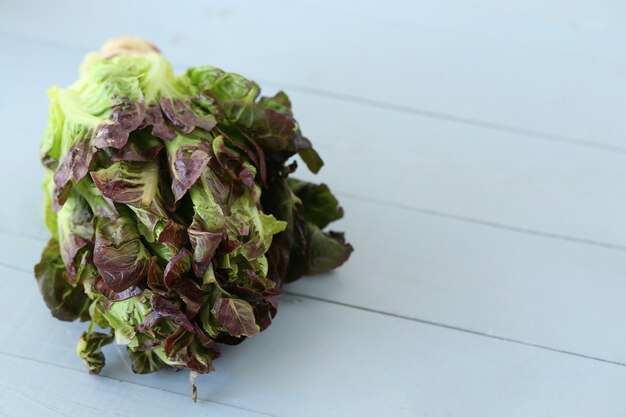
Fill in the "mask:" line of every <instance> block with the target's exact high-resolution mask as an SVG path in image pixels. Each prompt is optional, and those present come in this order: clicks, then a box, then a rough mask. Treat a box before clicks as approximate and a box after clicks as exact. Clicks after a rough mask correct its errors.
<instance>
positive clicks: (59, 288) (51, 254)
mask: <svg viewBox="0 0 626 417" xmlns="http://www.w3.org/2000/svg"><path fill="white" fill-rule="evenodd" d="M63 274H65V267H64V266H63V261H62V260H61V256H60V254H59V244H58V242H57V241H56V240H55V239H54V238H53V239H50V241H49V242H48V244H47V245H46V247H45V248H44V250H43V253H42V254H41V261H40V262H39V263H38V264H37V265H35V278H36V279H37V284H38V285H39V291H41V295H42V296H43V299H44V301H45V303H46V305H47V306H48V308H49V309H50V312H51V313H52V315H53V316H54V317H56V318H57V319H59V320H64V321H72V320H76V319H77V318H80V319H81V320H87V319H88V318H89V314H88V308H89V302H90V301H89V298H87V296H86V295H85V293H84V292H83V289H82V287H81V286H80V285H78V286H72V285H70V284H68V283H67V281H66V280H65V279H64V278H63Z"/></svg>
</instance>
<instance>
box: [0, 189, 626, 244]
mask: <svg viewBox="0 0 626 417" xmlns="http://www.w3.org/2000/svg"><path fill="white" fill-rule="evenodd" d="M335 194H337V195H338V196H342V197H345V198H349V199H352V200H356V201H363V202H367V203H371V204H376V205H380V206H383V207H393V208H396V209H400V210H406V211H412V212H415V213H420V214H424V215H426V216H433V217H438V218H443V219H448V220H453V221H457V222H461V223H467V224H474V225H478V226H485V227H490V228H493V229H500V230H506V231H508V232H514V233H521V234H525V235H530V236H535V237H540V238H544V239H554V240H560V241H564V242H569V243H577V244H581V245H590V246H594V247H598V248H603V249H609V250H616V251H620V252H626V246H624V245H617V244H614V243H608V242H602V241H599V240H593V239H584V238H579V237H575V236H569V235H563V234H558V233H551V232H544V231H541V230H535V229H529V228H525V227H518V226H513V225H508V224H505V223H498V222H493V221H490V220H483V219H478V218H475V217H469V216H461V215H459V214H453V213H447V212H445V211H439V210H433V209H429V208H425V207H419V206H415V205H412V204H402V203H397V202H393V201H386V200H380V199H377V198H373V197H366V196H362V195H359V194H353V193H350V192H346V191H342V190H339V189H336V190H335ZM0 233H2V234H6V235H12V236H19V237H23V238H27V239H32V240H37V241H43V242H45V241H46V239H45V238H43V237H39V236H35V235H30V234H21V233H15V232H13V231H10V230H5V229H2V228H0Z"/></svg>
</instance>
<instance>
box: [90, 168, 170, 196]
mask: <svg viewBox="0 0 626 417" xmlns="http://www.w3.org/2000/svg"><path fill="white" fill-rule="evenodd" d="M91 178H92V179H93V181H94V183H95V184H96V187H98V189H99V190H100V192H102V194H103V195H104V196H105V197H108V198H110V199H111V200H113V201H115V202H118V203H124V204H128V205H131V206H134V207H142V206H148V205H150V203H152V201H153V200H154V198H155V195H156V192H157V189H158V183H159V164H158V163H157V162H156V161H152V162H126V161H121V162H115V163H114V164H112V165H111V166H109V167H108V168H104V169H101V170H99V171H93V172H91Z"/></svg>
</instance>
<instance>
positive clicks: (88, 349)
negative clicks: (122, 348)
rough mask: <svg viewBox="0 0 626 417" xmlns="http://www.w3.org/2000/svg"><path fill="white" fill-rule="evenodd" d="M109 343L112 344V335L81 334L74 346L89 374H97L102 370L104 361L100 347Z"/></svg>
mask: <svg viewBox="0 0 626 417" xmlns="http://www.w3.org/2000/svg"><path fill="white" fill-rule="evenodd" d="M111 342H113V335H112V334H106V333H99V332H92V333H87V332H83V334H82V336H81V337H80V340H79V341H78V345H77V346H76V353H78V356H79V357H80V359H81V360H82V361H83V363H84V364H85V366H86V367H87V369H88V370H89V373H90V374H92V375H93V374H99V373H100V371H101V370H102V368H104V363H105V360H104V354H103V353H102V346H104V345H108V344H109V343H111Z"/></svg>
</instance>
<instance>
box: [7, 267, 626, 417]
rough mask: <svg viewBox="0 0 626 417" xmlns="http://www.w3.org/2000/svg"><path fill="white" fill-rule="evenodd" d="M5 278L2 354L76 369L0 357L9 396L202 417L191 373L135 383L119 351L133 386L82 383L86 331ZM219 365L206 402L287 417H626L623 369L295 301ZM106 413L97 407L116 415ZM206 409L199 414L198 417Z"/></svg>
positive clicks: (121, 374) (111, 360) (207, 383)
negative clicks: (34, 394) (79, 349)
mask: <svg viewBox="0 0 626 417" xmlns="http://www.w3.org/2000/svg"><path fill="white" fill-rule="evenodd" d="M0 273H2V275H3V279H2V280H1V281H0V289H1V291H2V294H8V293H12V294H20V297H7V298H5V302H3V303H1V304H0V315H2V317H3V320H1V321H0V334H3V335H8V336H9V337H10V340H11V343H4V344H2V346H0V352H2V353H3V354H5V355H13V356H16V355H17V356H19V357H24V358H28V359H32V360H36V361H40V362H45V363H50V364H52V365H55V366H56V367H60V368H68V369H69V370H68V371H65V370H63V369H60V368H54V370H52V369H51V368H50V367H49V366H47V365H37V366H35V365H30V364H29V363H28V362H23V361H21V360H16V359H15V358H10V359H6V358H5V357H4V356H1V355H0V364H2V367H3V369H5V368H8V369H9V370H10V371H9V372H3V373H1V374H0V381H1V382H0V387H2V386H6V385H11V386H13V387H17V388H14V389H17V390H19V391H20V392H22V393H24V394H26V395H27V394H28V392H29V390H38V388H39V387H43V388H41V389H43V390H44V391H45V395H44V396H43V399H44V401H45V402H44V404H45V405H46V406H48V407H55V406H56V405H58V404H63V400H64V399H65V398H68V397H67V395H68V394H67V392H69V391H71V392H72V393H73V394H74V395H72V396H71V397H69V398H70V399H71V400H72V401H74V402H75V403H77V404H76V405H75V407H76V409H77V410H80V407H81V406H84V407H87V406H89V405H91V403H92V402H93V401H95V399H97V398H100V396H101V395H103V392H104V395H106V396H107V398H111V400H113V399H116V400H115V401H117V403H118V404H117V405H115V406H119V410H120V412H121V413H123V412H124V410H125V407H126V406H127V405H129V404H132V406H133V407H155V408H162V411H163V415H165V414H166V412H170V413H171V410H177V409H178V407H180V409H181V410H183V413H185V414H186V415H193V414H194V413H196V411H195V410H196V409H195V408H193V407H194V406H193V404H192V403H191V400H188V401H189V403H188V405H186V404H185V402H184V400H185V398H183V397H179V396H175V395H174V394H175V393H178V394H180V395H183V396H186V395H188V389H189V386H188V381H187V376H186V375H185V374H184V373H183V372H180V373H161V374H153V375H133V374H132V373H130V372H129V371H128V368H127V364H126V363H125V361H124V360H123V359H121V356H120V355H117V354H116V353H115V349H110V348H109V349H107V351H106V353H107V355H108V356H107V358H108V365H107V367H106V368H105V371H104V375H105V376H107V377H110V378H114V379H118V380H120V381H124V382H126V383H124V382H122V383H119V384H118V385H116V384H113V383H111V382H110V380H106V379H103V378H98V377H88V376H87V375H86V374H85V371H84V370H82V371H80V372H76V371H77V370H80V368H81V365H80V363H79V361H78V359H77V358H76V357H75V354H74V341H75V340H76V338H77V337H78V335H79V334H80V331H81V328H82V327H84V325H82V326H81V325H80V324H77V323H74V324H68V323H61V322H58V321H55V320H53V319H52V318H51V317H50V316H49V314H48V312H47V311H46V309H45V307H44V306H43V304H42V303H41V302H40V300H39V296H38V294H37V290H36V289H35V286H34V285H33V283H32V281H31V279H30V277H29V276H27V275H25V274H24V273H21V272H18V271H12V270H9V269H7V268H3V267H0ZM24 300H28V301H26V302H25V301H24ZM25 320H27V321H26V322H25ZM215 365H216V372H214V373H213V374H211V375H208V376H204V377H201V378H200V379H199V384H200V385H199V394H200V398H201V399H202V400H203V401H206V400H210V401H215V402H219V403H222V404H225V405H234V406H237V407H240V408H244V409H251V410H256V411H257V412H260V413H265V414H271V415H276V416H284V417H290V416H296V415H297V416H304V417H306V416H319V415H324V416H342V417H343V416H346V415H358V416H394V417H395V416H399V417H402V416H411V417H412V416H415V415H428V416H447V415H480V416H485V417H489V416H494V417H500V416H503V415H507V416H512V417H515V416H528V415H555V416H568V417H575V416H584V417H587V416H589V415H594V416H615V415H621V414H624V412H626V401H625V400H624V397H623V395H621V393H622V387H623V386H624V384H626V372H625V371H624V367H623V366H616V365H612V364H607V363H602V362H598V361H594V360H589V359H583V358H577V357H572V356H568V355H563V354H560V353H557V352H548V351H545V350H541V349H536V348H532V347H529V346H521V345H517V344H511V343H507V342H503V341H497V340H493V339H488V338H485V337H481V336H477V335H471V334H466V333H461V332H458V331H454V330H449V329H444V328H441V327H437V326H430V325H425V324H421V323H416V322H412V321H409V320H403V319H399V318H395V317H389V316H384V315H381V314H375V313H370V312H365V311H359V310H355V309H352V308H346V307H342V306H337V305H332V304H328V303H322V302H316V301H312V300H306V299H301V298H298V297H292V296H288V297H285V298H284V299H283V303H282V305H281V310H280V313H279V315H278V316H277V318H276V320H275V323H274V324H273V325H272V326H271V327H270V328H269V329H268V330H267V331H266V332H264V333H262V334H260V335H258V336H255V337H254V338H252V339H250V340H248V341H246V343H243V344H242V345H240V346H237V347H234V348H232V349H226V350H225V352H224V355H223V358H221V359H219V360H218V361H216V362H215ZM18 370H22V372H24V371H25V373H24V374H23V373H17V372H18ZM15 375H18V376H19V378H18V377H17V376H15ZM127 383H130V384H140V385H145V386H147V387H152V388H155V389H158V390H164V391H166V392H163V391H149V390H143V389H141V388H139V387H136V386H135V385H129V384H127ZM599 387H601V389H599ZM103 388H106V389H103ZM122 392H124V393H128V395H127V396H126V394H124V395H122V394H121V393H122ZM168 392H169V393H170V394H168ZM135 393H136V395H134V394H135ZM4 395H5V396H8V395H10V393H4ZM126 398H128V399H126ZM16 401H18V404H19V401H20V400H19V399H15V397H11V398H10V400H9V401H8V403H7V404H6V405H3V407H5V410H6V409H7V407H14V406H15V402H16ZM107 403H110V401H108V402H104V403H103V404H101V405H98V407H101V408H100V409H101V410H107V408H106V404H107ZM71 406H72V407H74V405H73V404H72V405H71ZM211 406H213V404H211ZM33 407H34V405H33ZM205 407H208V406H207V404H205V403H204V402H202V403H200V405H199V406H198V409H197V410H199V411H197V413H198V414H200V410H205ZM8 410H9V411H10V410H12V409H8ZM133 410H137V408H133ZM44 411H45V410H44ZM187 411H188V413H187ZM229 411H230V410H229ZM11 412H12V411H11ZM203 412H204V411H203ZM178 413H181V412H178ZM5 414H6V412H5ZM42 414H44V415H46V414H45V413H43V412H42ZM136 414H137V413H136V412H129V415H136ZM206 414H210V413H208V412H205V414H204V415H206ZM9 415H11V414H9ZM37 415H39V414H37ZM70 415H74V414H70ZM76 415H78V411H76ZM157 415H161V414H157ZM220 415H221V414H220Z"/></svg>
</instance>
